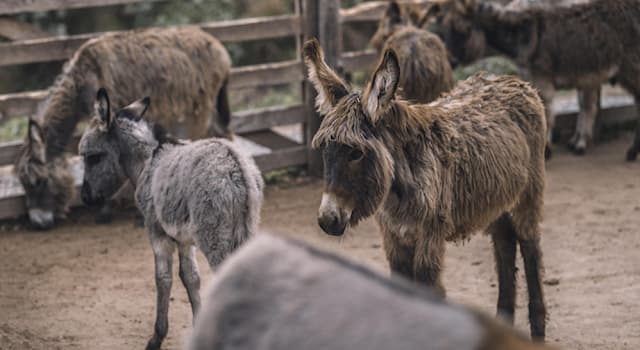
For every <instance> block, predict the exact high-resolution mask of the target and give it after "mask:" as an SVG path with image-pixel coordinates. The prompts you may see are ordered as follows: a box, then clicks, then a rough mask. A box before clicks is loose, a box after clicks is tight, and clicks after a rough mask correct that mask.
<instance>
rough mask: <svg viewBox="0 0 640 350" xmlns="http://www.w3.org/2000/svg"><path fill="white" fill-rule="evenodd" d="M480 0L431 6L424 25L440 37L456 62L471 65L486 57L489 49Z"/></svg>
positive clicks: (446, 1)
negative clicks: (481, 19)
mask: <svg viewBox="0 0 640 350" xmlns="http://www.w3.org/2000/svg"><path fill="white" fill-rule="evenodd" d="M481 7H483V4H482V3H479V2H478V1H477V0H441V1H438V2H434V3H433V4H431V5H430V6H429V7H428V9H427V11H426V12H425V14H424V15H423V18H422V19H421V20H420V25H421V26H423V27H424V26H426V27H428V28H429V30H431V31H432V32H434V33H436V34H438V36H440V38H441V39H442V40H443V41H444V42H445V44H446V45H447V49H449V53H450V54H451V55H453V58H454V59H455V61H456V62H462V63H470V62H473V61H475V60H477V59H479V58H481V57H484V55H485V52H486V50H487V40H486V37H485V33H484V31H483V30H482V28H481V26H480V25H479V24H478V22H477V20H478V18H477V12H478V8H481Z"/></svg>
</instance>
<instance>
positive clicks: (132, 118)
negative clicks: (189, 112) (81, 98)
mask: <svg viewBox="0 0 640 350" xmlns="http://www.w3.org/2000/svg"><path fill="white" fill-rule="evenodd" d="M149 102H150V100H149V98H148V97H145V98H143V99H140V100H138V101H135V102H133V103H132V104H130V105H128V106H126V107H124V108H122V109H120V110H118V111H117V112H115V113H113V112H112V110H111V104H110V102H109V96H108V95H107V92H106V90H105V89H104V88H101V89H100V90H98V95H97V97H96V102H95V104H94V117H93V119H92V120H91V123H90V125H89V127H88V128H87V130H86V131H85V133H84V134H83V135H82V139H81V140H80V144H79V146H78V153H79V154H80V156H82V159H83V161H84V179H83V182H82V192H81V197H82V201H83V202H85V203H86V204H88V205H95V204H101V203H103V202H104V201H105V200H107V199H109V198H110V197H111V196H113V195H114V194H115V193H116V192H117V191H118V190H119V189H120V187H122V184H123V183H124V181H125V179H126V177H125V175H126V174H125V170H124V168H123V166H122V163H121V160H122V156H123V153H124V152H131V151H132V150H127V147H126V146H124V147H123V144H122V143H123V141H125V139H126V138H127V137H128V136H130V135H129V134H136V133H139V135H138V136H140V137H143V138H144V137H151V138H153V135H148V133H150V132H151V131H150V129H149V127H148V125H147V123H146V121H144V120H142V116H143V115H144V113H145V112H146V111H147V109H148V108H149ZM137 124H143V125H142V126H141V127H137Z"/></svg>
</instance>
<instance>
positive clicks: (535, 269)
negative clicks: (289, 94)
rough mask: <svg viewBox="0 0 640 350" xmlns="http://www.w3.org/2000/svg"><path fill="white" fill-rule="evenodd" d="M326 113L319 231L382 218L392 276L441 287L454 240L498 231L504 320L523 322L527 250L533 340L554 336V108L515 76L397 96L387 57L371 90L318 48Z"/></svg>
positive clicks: (308, 55) (308, 56)
mask: <svg viewBox="0 0 640 350" xmlns="http://www.w3.org/2000/svg"><path fill="white" fill-rule="evenodd" d="M304 56H305V61H306V64H307V67H308V70H309V80H310V81H311V82H312V83H313V84H314V86H315V88H316V90H317V92H318V96H317V99H316V104H317V108H318V111H319V112H320V113H321V114H323V115H324V119H323V120H322V123H321V125H320V129H319V130H318V132H317V134H316V135H315V137H314V139H313V146H314V147H322V148H323V157H324V166H325V189H324V193H323V195H322V203H321V205H320V209H319V216H318V223H319V224H320V226H321V227H322V229H323V230H324V231H325V232H327V233H329V234H332V235H342V234H343V233H344V231H345V228H346V226H347V225H352V226H353V225H356V224H357V223H358V222H359V221H360V220H362V219H364V218H366V217H368V216H371V215H373V214H375V215H376V219H377V221H378V224H379V225H380V227H381V229H382V234H383V238H384V248H385V251H386V255H387V259H388V260H389V263H390V265H391V269H392V271H394V272H396V273H399V274H402V275H405V276H407V277H409V278H412V279H414V280H416V281H419V282H422V283H425V284H427V285H431V286H434V287H435V288H436V289H437V290H438V291H440V292H441V293H442V295H444V287H443V286H442V283H441V279H440V272H441V269H442V264H443V256H444V251H445V242H446V241H460V240H464V239H466V238H468V237H469V236H470V235H471V234H472V233H473V232H475V231H478V230H483V229H487V231H488V232H489V233H490V234H491V235H492V238H493V241H494V248H495V249H494V250H495V256H496V261H497V270H498V275H499V282H500V288H499V293H500V295H499V299H498V312H499V313H501V314H504V315H505V316H506V318H507V319H508V320H511V321H512V320H513V314H514V304H515V290H516V289H515V277H516V275H515V273H516V267H515V256H516V244H517V243H519V245H520V251H521V253H522V256H523V258H524V266H525V272H526V276H527V286H528V288H529V321H530V323H531V335H532V337H533V338H535V339H539V340H542V339H544V336H545V317H546V310H545V304H544V297H543V291H542V284H541V271H542V253H541V251H540V230H539V223H540V219H541V212H542V204H543V189H544V171H545V170H544V146H545V134H546V128H545V118H544V106H543V104H542V101H541V100H540V97H539V96H538V93H537V92H536V91H535V90H534V89H533V88H532V87H531V86H530V85H529V84H527V83H525V82H523V81H521V80H519V79H517V78H515V77H493V76H488V75H484V74H479V75H475V76H473V77H471V78H469V79H467V80H466V81H464V82H461V83H459V84H458V86H457V87H456V88H454V89H453V91H451V92H450V93H449V94H446V95H444V96H443V97H441V98H440V99H438V100H436V101H434V102H432V103H431V104H410V103H408V102H406V101H404V100H402V99H398V98H396V96H395V93H396V89H397V87H398V79H399V76H400V68H399V67H400V66H399V63H398V58H397V56H396V54H395V53H394V52H393V51H392V50H388V51H386V52H385V53H384V54H383V56H382V58H381V60H380V62H379V64H378V67H377V69H376V70H375V73H374V74H373V77H372V78H371V81H370V82H369V83H368V85H367V86H366V88H365V90H364V92H362V93H360V92H350V91H349V88H348V86H347V85H346V84H345V83H344V82H343V81H342V80H341V79H340V78H339V77H338V76H337V75H336V74H335V73H334V72H333V71H332V70H331V69H330V68H329V67H328V66H327V65H326V63H325V62H324V57H323V52H322V50H321V48H320V44H319V43H318V41H317V40H311V41H308V42H307V43H305V45H304Z"/></svg>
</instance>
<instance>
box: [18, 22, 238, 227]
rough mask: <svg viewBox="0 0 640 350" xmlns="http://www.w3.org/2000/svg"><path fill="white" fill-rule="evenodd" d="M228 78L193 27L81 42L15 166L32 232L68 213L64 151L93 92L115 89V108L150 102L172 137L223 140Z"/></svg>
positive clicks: (217, 47) (217, 54)
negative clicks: (148, 99) (136, 101)
mask: <svg viewBox="0 0 640 350" xmlns="http://www.w3.org/2000/svg"><path fill="white" fill-rule="evenodd" d="M230 72H231V59H230V58H229V54H228V53H227V50H226V49H225V48H224V46H222V44H221V43H220V42H219V41H218V40H217V39H216V38H214V37H212V36H211V35H209V34H207V33H205V32H204V31H202V30H201V29H200V28H197V27H183V28H155V29H147V30H134V31H127V32H122V33H110V34H105V35H103V36H100V37H98V38H95V39H92V40H89V41H88V42H86V43H85V44H83V45H82V46H81V47H80V48H79V49H78V50H77V51H76V53H75V54H74V55H73V57H71V59H70V60H69V62H67V64H66V65H65V68H64V71H63V72H62V74H61V75H60V76H59V77H58V79H57V80H56V82H55V83H54V84H53V86H52V87H51V88H50V89H49V96H48V97H47V99H46V100H45V101H44V103H43V105H42V108H41V109H40V111H39V113H38V116H37V118H36V119H37V120H38V122H37V123H36V122H34V121H32V122H31V123H30V127H29V133H28V134H27V137H26V140H25V143H24V147H23V148H22V150H21V153H20V156H19V157H18V159H17V160H16V166H15V172H16V174H17V176H18V178H19V179H20V182H21V183H22V185H23V186H24V189H25V192H26V197H27V209H28V213H29V220H30V221H31V223H32V224H33V226H35V227H37V228H40V229H47V228H50V227H52V226H53V225H54V221H55V219H59V218H63V217H64V216H65V214H66V212H67V211H68V209H69V204H70V203H71V199H72V198H73V193H74V187H73V178H72V176H71V170H70V169H69V166H68V162H67V160H66V158H67V154H66V153H65V151H66V149H67V146H68V144H69V143H70V142H71V140H72V137H73V132H74V130H75V128H76V125H77V124H78V123H79V122H80V121H82V120H88V119H89V117H90V116H91V113H92V111H93V103H94V100H95V95H96V92H97V91H98V88H99V87H101V86H104V87H106V88H108V89H109V90H110V91H113V92H114V93H113V95H112V98H113V102H114V103H115V104H116V105H119V106H124V105H126V104H127V103H129V102H131V101H133V100H134V99H137V98H139V97H140V96H145V95H149V96H151V97H152V98H153V99H154V101H156V102H157V104H155V105H154V106H151V111H150V112H151V113H150V114H151V115H153V117H154V118H155V119H154V121H155V122H158V123H159V124H161V125H163V126H164V127H165V128H166V129H168V130H169V131H170V132H171V133H172V134H173V135H174V136H177V137H180V138H189V139H200V138H204V137H207V136H212V135H213V136H227V137H228V136H230V132H229V122H230V118H231V111H230V109H229V103H228V98H227V81H228V78H229V74H230ZM102 219H103V220H104V219H106V218H105V217H103V218H102Z"/></svg>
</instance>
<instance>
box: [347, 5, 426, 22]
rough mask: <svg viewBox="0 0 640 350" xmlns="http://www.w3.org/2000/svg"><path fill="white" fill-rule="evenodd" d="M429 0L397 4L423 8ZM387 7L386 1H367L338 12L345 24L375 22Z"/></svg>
mask: <svg viewBox="0 0 640 350" xmlns="http://www.w3.org/2000/svg"><path fill="white" fill-rule="evenodd" d="M429 2H430V0H411V1H408V0H404V1H399V3H401V4H402V3H415V4H418V5H420V6H421V7H422V8H425V7H426V6H427V4H428V3H429ZM387 6H389V2H388V1H368V2H365V3H362V4H359V5H356V6H353V7H351V8H348V9H341V10H340V17H341V21H342V22H343V23H345V22H377V21H378V20H380V17H382V15H383V14H384V11H385V10H386V9H387Z"/></svg>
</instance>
